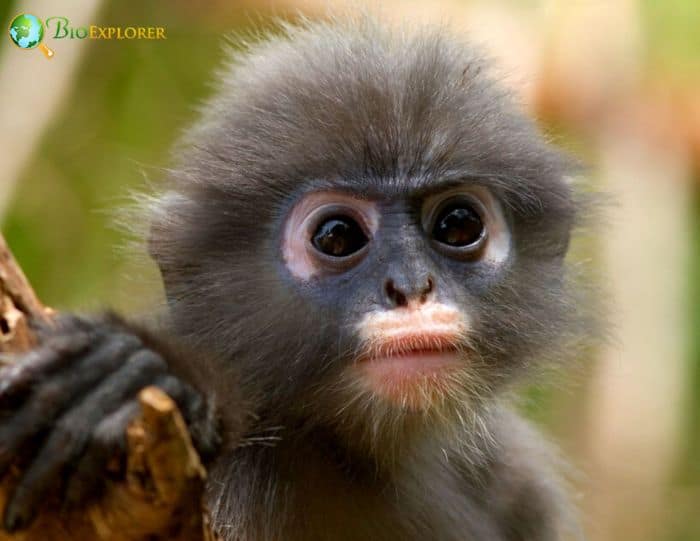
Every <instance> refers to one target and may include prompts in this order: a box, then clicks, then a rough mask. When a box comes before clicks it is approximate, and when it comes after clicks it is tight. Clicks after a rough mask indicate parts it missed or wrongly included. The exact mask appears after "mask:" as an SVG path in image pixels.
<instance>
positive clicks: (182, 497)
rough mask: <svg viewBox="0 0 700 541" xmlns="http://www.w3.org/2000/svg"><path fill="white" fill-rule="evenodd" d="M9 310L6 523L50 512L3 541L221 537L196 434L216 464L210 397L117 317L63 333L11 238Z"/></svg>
mask: <svg viewBox="0 0 700 541" xmlns="http://www.w3.org/2000/svg"><path fill="white" fill-rule="evenodd" d="M0 302H1V304H2V310H1V312H0V317H1V318H2V319H3V325H2V334H1V335H0V351H2V353H3V356H2V357H1V358H0V433H1V434H2V439H0V462H2V465H1V466H0V467H1V468H2V470H3V472H5V475H3V476H0V477H2V478H1V482H0V515H3V516H4V518H7V517H9V518H12V520H15V521H17V520H19V521H20V524H19V525H21V521H22V519H23V518H24V517H26V516H27V513H29V516H30V518H31V514H32V513H34V512H35V511H36V510H37V506H38V509H39V511H41V513H40V514H39V516H38V517H37V518H38V520H35V521H34V522H32V523H31V527H29V528H28V529H25V530H24V531H22V532H21V533H18V534H17V535H18V536H19V537H17V536H15V535H9V534H7V533H4V532H3V530H4V528H3V527H2V525H0V540H8V541H9V540H12V539H20V538H21V539H25V540H27V541H31V540H33V539H37V540H38V539H41V540H42V541H51V540H59V539H66V538H70V539H76V540H80V539H97V538H109V539H114V540H121V541H131V540H134V539H142V538H143V537H144V536H145V535H155V534H157V533H159V532H161V533H162V532H168V537H169V538H170V539H188V540H198V539H202V540H213V539H214V536H213V534H212V533H211V531H209V529H208V527H207V520H208V519H207V517H206V514H202V493H203V488H204V470H203V468H202V467H201V465H200V462H199V457H198V456H197V453H195V451H194V449H193V447H192V443H191V442H190V435H191V436H192V439H193V440H194V442H195V445H196V446H197V448H198V449H199V450H201V451H202V453H203V454H204V455H205V456H210V454H211V453H212V452H213V450H214V449H215V447H216V446H217V432H216V431H215V430H214V428H215V422H214V419H213V416H212V410H211V408H209V407H208V406H207V403H206V401H204V400H203V399H202V398H201V397H200V395H199V393H198V392H196V391H194V389H193V388H192V387H191V386H190V385H189V384H186V383H184V382H183V381H181V380H179V379H178V378H177V377H175V376H174V375H173V374H172V373H170V372H169V370H168V365H167V363H166V362H165V361H164V359H163V357H162V355H161V354H160V353H156V352H155V351H154V350H152V349H149V348H147V347H145V346H144V345H143V343H142V342H141V339H140V338H138V335H137V332H136V331H135V330H134V331H133V332H131V331H130V330H129V329H128V327H127V326H128V324H126V323H124V322H123V321H121V320H120V319H118V318H116V317H114V316H108V317H102V318H94V319H84V318H75V317H72V316H61V317H60V318H59V319H58V322H57V323H58V324H57V325H56V326H53V325H51V320H50V315H51V314H52V311H51V310H49V309H46V308H44V307H43V306H42V305H41V303H40V302H39V301H38V299H37V298H36V296H35V295H34V294H33V291H32V289H31V287H30V286H29V283H28V282H27V281H26V278H25V277H24V275H23V273H22V272H21V269H20V268H19V266H18V265H17V264H16V262H15V261H14V258H13V257H12V255H11V253H10V252H9V249H8V248H7V246H6V245H5V243H4V239H2V237H1V236H0ZM143 332H145V331H143ZM37 344H38V345H37ZM30 347H35V349H33V350H31V351H30V352H29V353H27V354H21V352H23V351H26V350H27V349H28V348H30ZM120 356H121V358H120ZM110 359H111V360H110ZM86 363H88V364H89V365H90V366H86V365H85V364H86ZM110 365H112V366H114V367H115V369H113V370H112V371H111V372H110V371H109V370H108V369H107V367H108V366H110ZM153 383H158V387H160V389H161V390H163V391H165V392H166V393H168V395H169V396H170V397H172V398H173V399H175V400H176V401H177V403H178V404H180V406H181V408H182V413H183V415H184V416H185V417H186V418H187V419H188V421H189V424H188V427H187V428H186V427H185V426H184V424H183V421H182V418H181V416H180V413H179V412H178V408H176V407H175V404H174V403H173V401H172V400H171V399H170V398H169V397H168V395H166V394H163V393H162V392H158V389H155V388H154V387H153V386H152V385H151V384H153ZM146 385H151V386H150V387H148V388H147V389H141V387H145V386H146ZM134 391H135V392H134ZM71 393H72V396H71ZM188 431H189V432H191V434H188ZM102 488H104V489H105V490H104V491H102V494H101V495H100V496H99V497H95V493H96V492H100V489H102ZM63 495H65V496H66V497H65V498H61V496H63ZM81 500H83V501H81ZM70 503H72V504H73V506H71V505H70ZM59 509H62V510H61V511H60V512H59ZM15 524H17V522H16V523H15ZM173 532H178V533H173ZM105 536H106V537H105Z"/></svg>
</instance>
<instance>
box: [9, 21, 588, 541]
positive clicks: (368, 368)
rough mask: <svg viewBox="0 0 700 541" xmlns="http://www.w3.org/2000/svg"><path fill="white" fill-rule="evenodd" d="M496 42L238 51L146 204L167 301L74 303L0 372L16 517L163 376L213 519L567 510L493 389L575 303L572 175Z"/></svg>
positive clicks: (523, 520)
mask: <svg viewBox="0 0 700 541" xmlns="http://www.w3.org/2000/svg"><path fill="white" fill-rule="evenodd" d="M486 68H487V64H486V63H485V62H484V61H483V60H482V59H481V58H480V57H479V56H478V55H477V54H475V53H474V51H473V50H472V49H470V48H469V47H466V46H464V45H461V44H459V43H457V42H456V41H453V40H452V39H451V38H449V37H447V36H445V35H444V33H440V32H432V31H424V32H417V33H413V34H406V35H400V34H399V33H397V34H392V33H391V32H390V31H387V30H384V29H381V28H379V27H378V26H376V25H375V24H374V23H372V22H370V21H368V20H361V21H354V22H343V21H336V22H334V23H329V24H310V25H308V26H303V27H300V28H291V29H287V30H286V34H285V35H284V36H282V37H279V38H274V39H271V40H270V41H269V42H267V43H266V44H262V45H259V46H256V47H254V48H253V49H252V50H251V51H250V52H249V53H248V54H247V55H246V56H243V57H242V60H240V61H239V63H238V64H236V65H235V66H233V67H231V68H230V70H229V71H228V72H226V73H225V74H224V75H223V77H222V80H221V84H220V88H219V91H218V93H217V94H216V96H215V97H214V98H213V99H212V100H211V102H210V103H209V104H208V107H207V109H206V111H205V114H204V116H203V118H202V120H201V122H200V123H199V124H198V125H196V126H195V127H193V128H192V129H191V130H190V132H189V133H188V134H187V137H186V138H185V139H184V140H183V143H182V147H181V148H182V150H181V152H180V160H179V166H178V167H177V168H176V169H175V170H174V172H173V173H172V175H171V177H170V178H169V179H168V183H167V185H166V187H165V188H164V189H163V192H162V194H161V195H160V196H159V198H158V200H157V202H156V203H155V204H154V205H152V206H151V208H150V212H151V220H150V222H151V228H150V232H149V236H148V242H149V251H150V253H151V255H152V256H153V257H154V259H155V260H156V262H157V263H158V265H159V267H160V269H161V272H162V276H163V280H164V283H165V287H166V292H167V297H168V313H167V314H166V315H165V316H164V318H163V323H161V324H160V325H159V326H149V329H148V330H146V329H144V328H142V327H140V326H137V325H134V324H132V323H127V322H125V321H123V320H121V319H119V318H116V317H115V316H110V317H107V318H74V317H69V318H66V319H65V321H64V322H63V324H62V325H61V326H60V327H59V329H57V330H52V331H48V330H47V331H46V332H47V336H48V338H47V340H46V342H45V345H44V346H43V347H42V348H41V349H40V350H37V351H35V352H32V353H31V354H29V355H28V356H27V358H26V359H24V360H23V361H22V362H21V363H20V364H19V365H18V366H17V367H16V368H10V369H7V368H6V369H3V372H0V412H1V413H2V415H1V416H0V442H2V443H0V468H4V467H6V466H7V465H8V464H9V463H10V462H12V461H13V459H14V458H16V456H17V454H18V453H20V452H21V453H23V454H25V455H31V456H32V457H33V458H32V460H30V461H29V465H28V466H27V468H26V470H25V474H24V476H23V478H22V481H21V483H20V486H19V487H18V489H17V490H16V491H15V493H14V494H13V496H12V498H11V502H10V504H9V505H8V508H7V510H6V513H5V517H4V524H5V527H6V528H7V529H18V528H21V527H23V526H24V525H26V524H27V523H28V522H29V521H31V519H32V517H33V516H35V514H36V512H38V510H39V509H40V502H41V501H42V498H41V494H43V493H44V492H45V491H49V490H50V491H54V492H57V493H61V492H62V491H65V493H66V494H67V495H68V501H69V502H71V503H73V504H75V505H79V504H81V503H82V502H84V501H85V500H86V499H89V498H90V497H93V496H94V494H95V492H96V491H98V490H99V486H97V485H96V483H95V482H94V479H96V478H99V477H100V476H101V475H102V472H103V470H104V468H105V463H106V457H107V456H113V455H114V453H115V452H119V450H120V449H122V448H123V430H124V427H125V426H126V423H128V421H129V420H130V419H131V417H132V415H133V413H134V408H135V406H134V404H135V402H134V400H135V396H136V394H137V392H138V390H139V389H141V388H142V387H144V386H146V385H148V384H155V385H158V386H161V387H162V388H163V389H165V390H166V391H167V392H169V393H171V394H172V395H173V396H174V398H175V399H176V400H177V402H178V404H179V405H180V407H181V408H182V409H183V412H184V413H185V417H186V420H187V422H188V424H189V426H190V430H191V431H192V433H193V435H194V440H195V443H196V444H197V446H198V449H199V450H200V451H201V452H202V453H203V455H204V456H205V458H207V459H210V461H209V465H210V476H209V479H210V481H211V483H210V491H209V495H210V504H211V506H212V509H213V513H214V520H215V523H216V524H217V525H218V529H219V531H220V532H221V535H222V536H223V538H224V539H226V540H229V539H230V540H233V539H246V540H248V539H250V540H262V539H265V540H268V539H280V540H281V539H285V540H286V539H300V540H308V539H347V540H354V539H387V540H393V539H397V540H398V539H402V540H403V539H441V540H442V539H455V540H456V539H465V538H466V539H471V540H476V541H479V540H488V541H492V540H495V541H498V540H504V541H505V540H513V541H515V540H531V541H541V540H550V539H552V540H553V539H559V538H560V536H561V535H562V531H563V530H564V529H566V528H569V527H571V528H573V524H574V523H573V521H571V519H570V517H569V513H568V510H567V504H566V498H565V496H564V494H563V492H562V490H561V488H560V485H559V482H558V480H557V475H556V472H555V471H553V468H552V464H554V463H555V459H554V458H553V455H551V453H550V451H549V450H548V449H547V446H546V445H545V444H543V443H542V442H541V441H540V438H539V437H538V435H537V434H536V433H535V432H534V431H533V430H532V429H530V428H529V427H528V426H527V424H526V423H525V422H524V421H522V420H520V419H519V418H518V417H517V416H516V415H515V414H513V413H511V412H510V410H509V409H508V408H507V406H506V404H505V402H506V400H505V398H504V397H505V395H506V393H507V392H508V391H509V390H510V388H511V387H512V385H513V384H514V383H516V382H518V381H520V380H521V379H522V378H523V376H525V375H526V374H528V373H529V372H533V368H534V367H536V366H538V365H541V363H543V362H547V361H557V362H560V361H561V360H563V359H565V358H566V357H567V355H566V354H565V352H566V348H565V347H564V346H565V345H567V346H569V345H570V344H571V343H572V341H573V340H575V339H576V338H577V336H578V335H579V334H580V332H581V330H582V329H584V327H583V325H582V322H581V321H580V320H579V319H578V317H579V316H580V311H578V310H574V309H572V302H573V301H572V297H571V291H570V288H569V286H568V284H567V280H566V268H565V264H564V256H565V254H566V251H567V248H568V244H569V237H570V234H571V230H572V227H573V226H574V225H575V223H576V220H577V218H578V216H579V215H580V208H581V201H582V200H581V197H580V195H578V194H577V193H575V192H574V191H573V185H572V184H571V183H570V182H568V181H567V180H566V178H567V175H568V174H569V171H570V169H571V167H570V162H569V160H568V159H567V158H566V157H565V156H563V155H562V154H561V153H559V151H557V150H556V149H554V148H552V147H550V146H549V145H548V144H547V143H546V142H545V141H544V140H543V138H542V137H541V136H540V134H539V133H538V131H537V129H536V128H535V126H534V125H533V124H532V122H530V121H529V120H527V119H526V118H525V117H524V116H523V115H522V114H521V113H520V112H519V110H518V109H517V108H516V107H515V106H514V105H513V104H512V103H511V102H510V100H509V99H508V98H507V96H506V95H505V94H504V93H503V92H502V91H501V90H500V89H499V87H498V86H497V85H496V84H495V83H494V82H493V81H492V79H491V78H490V76H489V74H488V72H487V70H486ZM173 336H178V337H180V340H179V341H177V342H176V341H175V340H174V339H173V338H172V337H173ZM86 412H89V414H86ZM248 413H254V416H251V415H247V414H248ZM66 438H67V439H68V441H69V442H70V444H69V445H66V446H64V445H63V444H61V445H60V446H59V445H58V443H57V442H63V441H65V439H66ZM58 447H60V449H58ZM27 449H31V450H32V453H26V450H27ZM114 475H118V472H117V473H114Z"/></svg>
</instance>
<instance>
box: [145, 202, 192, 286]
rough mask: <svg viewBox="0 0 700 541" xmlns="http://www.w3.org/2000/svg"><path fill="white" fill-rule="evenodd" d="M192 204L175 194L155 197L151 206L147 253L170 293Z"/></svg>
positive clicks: (146, 235)
mask: <svg viewBox="0 0 700 541" xmlns="http://www.w3.org/2000/svg"><path fill="white" fill-rule="evenodd" d="M188 205H189V201H188V199H187V198H186V197H185V196H183V195H182V194H180V193H178V192H175V191H168V192H164V193H163V194H161V195H160V196H158V197H154V198H151V199H150V200H149V201H148V204H147V215H148V228H147V231H146V234H145V242H146V250H147V252H148V255H149V256H150V257H151V259H153V261H155V263H156V264H157V265H158V268H159V270H160V273H161V277H162V278H163V283H164V285H165V289H166V292H167V291H168V290H169V289H170V288H171V286H172V281H173V274H174V272H175V271H174V267H175V262H176V261H177V258H176V256H177V254H178V252H180V246H181V240H182V239H181V236H182V235H183V233H184V232H185V231H186V228H187V225H186V224H185V223H184V220H183V218H182V216H183V211H184V210H185V208H186V207H187V206H188Z"/></svg>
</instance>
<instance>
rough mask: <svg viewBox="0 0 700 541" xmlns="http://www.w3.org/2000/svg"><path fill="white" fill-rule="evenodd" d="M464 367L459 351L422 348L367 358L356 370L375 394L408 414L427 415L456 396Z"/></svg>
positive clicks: (360, 362)
mask: <svg viewBox="0 0 700 541" xmlns="http://www.w3.org/2000/svg"><path fill="white" fill-rule="evenodd" d="M463 364H464V359H463V357H462V355H461V354H460V353H459V352H458V351H457V350H456V349H433V350H429V349H423V350H410V351H406V352H401V353H397V354H393V355H387V356H382V357H372V358H365V359H362V360H360V361H359V362H358V365H357V367H358V369H359V370H360V371H361V379H362V380H363V383H364V384H365V385H366V386H368V387H369V391H370V392H371V393H372V394H373V395H375V396H377V397H378V398H380V399H382V400H383V401H385V402H388V403H389V404H390V405H393V406H396V407H399V408H401V409H402V410H404V411H407V412H425V411H427V410H429V409H431V408H433V407H435V406H439V405H440V404H442V403H443V402H444V401H445V400H446V399H448V398H449V397H450V396H452V395H453V394H454V391H455V384H456V380H457V375H458V373H459V372H460V369H463Z"/></svg>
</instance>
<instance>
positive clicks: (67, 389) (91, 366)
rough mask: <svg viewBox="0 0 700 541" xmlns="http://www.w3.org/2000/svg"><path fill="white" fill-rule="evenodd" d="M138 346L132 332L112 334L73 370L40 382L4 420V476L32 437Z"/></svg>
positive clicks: (0, 466) (0, 462) (0, 452)
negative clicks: (130, 334) (24, 401)
mask: <svg viewBox="0 0 700 541" xmlns="http://www.w3.org/2000/svg"><path fill="white" fill-rule="evenodd" d="M138 346H139V341H138V339H136V338H134V337H132V336H128V335H112V336H109V337H108V338H106V339H105V340H104V342H103V343H102V344H100V346H99V347H96V348H93V349H92V350H89V351H88V353H87V354H86V355H85V356H84V358H83V359H81V361H80V362H79V363H78V364H77V365H76V366H75V367H73V368H72V369H71V370H67V371H65V372H64V373H62V374H60V375H57V376H56V377H53V378H51V379H49V380H47V381H46V382H43V383H42V384H40V385H39V386H37V388H36V389H35V390H34V391H33V392H32V395H31V396H30V397H29V399H28V400H27V401H26V403H25V404H24V405H23V406H22V407H21V408H20V409H19V411H18V412H17V413H16V414H14V415H13V416H12V417H10V418H9V419H7V420H6V421H3V422H2V424H0V477H2V475H3V474H4V472H5V471H6V469H7V467H8V466H9V464H10V463H11V461H12V460H14V459H15V458H16V456H17V454H18V453H19V452H20V450H21V449H22V447H23V446H24V445H25V444H27V442H28V441H29V440H30V439H31V438H33V437H35V436H37V435H38V434H39V433H40V432H42V431H44V430H45V429H47V428H48V427H49V426H50V425H51V424H52V423H53V422H54V419H56V418H57V417H58V416H59V415H60V414H61V412H63V411H64V410H65V409H66V407H68V406H69V405H70V404H71V403H72V402H74V401H75V400H76V397H80V396H82V395H83V394H85V393H86V392H87V391H89V390H90V389H91V388H92V387H94V386H95V385H96V384H97V383H98V382H99V381H101V380H102V379H103V378H104V377H105V374H109V373H111V372H113V371H114V370H116V369H117V368H118V367H119V366H120V365H122V364H123V363H124V358H125V357H127V356H128V355H129V354H130V353H131V352H132V351H134V350H135V349H136V348H137V347H138Z"/></svg>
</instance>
